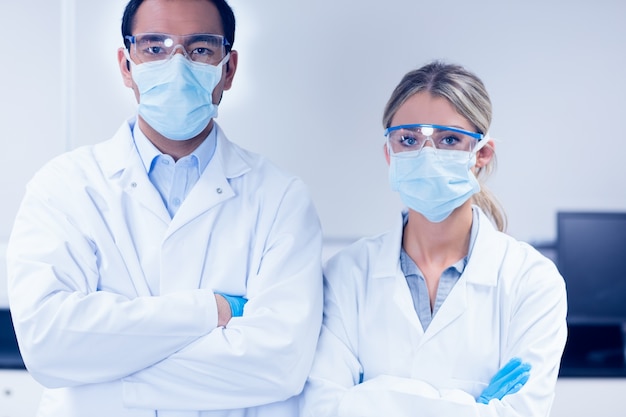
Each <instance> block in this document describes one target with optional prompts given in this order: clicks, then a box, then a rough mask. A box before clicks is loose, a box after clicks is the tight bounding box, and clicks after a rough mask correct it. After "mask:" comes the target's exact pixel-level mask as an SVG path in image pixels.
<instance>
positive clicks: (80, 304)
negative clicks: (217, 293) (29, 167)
mask: <svg viewBox="0 0 626 417" xmlns="http://www.w3.org/2000/svg"><path fill="white" fill-rule="evenodd" d="M59 171H63V172H64V170H63V169H60V170H59ZM55 175H56V171H55V165H52V166H49V167H48V168H47V169H44V170H42V171H41V172H40V174H39V175H38V176H37V177H36V178H35V179H34V181H31V183H30V184H29V186H28V187H27V191H26V194H25V197H24V199H23V201H22V204H21V207H20V209H19V212H18V214H17V217H16V220H15V223H14V227H13V231H12V235H11V239H10V241H9V245H8V251H7V265H8V277H9V286H8V287H9V288H8V289H9V302H10V307H11V313H12V317H13V321H14V325H15V330H16V334H17V336H18V341H19V346H20V350H21V353H22V356H23V359H24V362H25V364H26V367H27V368H28V370H29V371H30V373H31V375H32V376H33V377H34V378H35V379H36V380H37V381H38V382H40V383H41V384H43V385H44V386H47V387H51V388H55V387H63V386H74V385H81V384H90V383H97V382H104V381H111V380H117V379H120V378H122V377H125V376H127V375H130V374H132V373H134V372H136V371H138V370H140V369H143V368H145V367H147V366H150V365H152V364H154V363H156V362H158V361H161V360H162V359H164V358H166V357H167V356H169V355H171V354H172V353H174V352H176V351H177V350H179V349H180V348H182V347H183V346H186V345H188V344H189V343H190V342H191V341H193V340H195V339H196V338H198V337H199V336H202V335H205V334H207V333H209V332H210V331H211V330H212V329H214V328H215V327H216V325H217V310H216V305H215V298H214V295H213V293H212V292H211V291H209V290H200V289H195V290H187V291H179V292H176V293H172V294H168V295H166V296H162V297H151V296H140V297H137V293H136V292H135V291H134V289H133V288H132V285H131V284H128V285H130V289H129V291H128V293H127V294H122V293H117V294H116V293H113V292H110V291H100V290H99V289H98V285H99V278H100V276H99V271H98V267H97V256H96V251H97V250H98V248H96V247H95V245H94V244H93V242H92V241H91V240H90V239H89V238H88V237H87V236H86V235H85V233H84V230H83V228H81V227H80V226H78V225H77V224H76V222H75V221H74V218H73V216H72V215H71V214H69V213H72V212H74V213H75V212H76V211H75V210H80V209H77V208H76V207H75V206H74V205H75V204H80V199H81V198H82V196H72V195H64V194H63V192H62V191H61V192H60V193H59V192H58V190H56V191H55V192H54V193H51V192H49V191H50V190H51V189H54V185H52V182H48V181H47V180H46V179H47V178H52V177H54V176H55ZM55 183H57V184H58V183H59V181H56V182H55ZM61 183H62V184H64V183H63V182H61ZM61 187H64V185H62V186H61ZM57 188H59V187H57ZM67 194H71V193H67ZM59 196H61V197H59ZM83 202H84V201H83ZM83 207H84V206H83ZM73 210H74V211H73ZM119 264H123V263H122V262H119ZM120 268H121V269H123V268H124V266H123V265H122V266H121V267H120ZM119 270H120V269H118V271H119ZM125 273H127V272H126V271H125ZM126 281H127V282H130V281H131V280H126ZM189 317H198V318H199V319H198V320H189Z"/></svg>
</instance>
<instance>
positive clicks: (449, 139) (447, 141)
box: [441, 136, 459, 145]
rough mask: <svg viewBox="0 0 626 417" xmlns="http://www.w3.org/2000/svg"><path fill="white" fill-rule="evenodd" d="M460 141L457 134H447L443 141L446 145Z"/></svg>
mask: <svg viewBox="0 0 626 417" xmlns="http://www.w3.org/2000/svg"><path fill="white" fill-rule="evenodd" d="M458 141H459V140H458V139H457V138H456V137H455V136H446V137H444V138H443V140H442V141H441V142H443V143H444V144H445V145H454V144H455V143H457V142H458Z"/></svg>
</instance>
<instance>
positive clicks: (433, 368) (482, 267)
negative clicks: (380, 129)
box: [301, 207, 567, 417]
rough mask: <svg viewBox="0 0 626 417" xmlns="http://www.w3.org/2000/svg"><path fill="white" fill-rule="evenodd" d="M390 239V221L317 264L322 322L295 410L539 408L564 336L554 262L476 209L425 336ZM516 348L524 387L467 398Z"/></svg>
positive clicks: (532, 412)
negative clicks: (465, 246)
mask: <svg viewBox="0 0 626 417" xmlns="http://www.w3.org/2000/svg"><path fill="white" fill-rule="evenodd" d="M475 209H478V208H477V207H475ZM401 242H402V221H401V219H400V221H399V223H398V225H397V228H396V229H395V230H393V231H392V232H390V233H387V234H383V235H381V236H377V237H374V238H370V239H364V240H360V241H358V242H356V243H354V244H352V245H351V246H349V247H347V248H346V249H344V250H343V251H341V252H340V253H338V254H337V255H335V256H334V257H333V258H331V259H330V260H329V261H328V263H327V265H326V266H325V269H324V274H325V291H324V294H325V307H324V323H323V326H322V332H321V335H320V340H319V344H318V348H317V353H316V358H315V360H314V365H313V369H312V371H311V375H310V377H309V379H308V381H307V385H306V386H305V390H304V393H303V398H302V409H303V412H302V414H301V415H302V416H303V417H310V416H314V417H328V416H333V417H336V416H341V417H347V416H351V417H352V416H355V417H356V416H358V417H368V416H377V417H380V416H393V417H409V416H411V417H421V416H426V417H467V416H520V417H521V416H524V417H529V416H532V417H541V416H548V415H549V411H550V408H551V404H552V401H553V397H554V388H555V383H556V379H557V375H558V369H559V363H560V358H561V354H562V352H563V348H564V345H565V340H566V333H567V327H566V321H565V316H566V309H567V307H566V296H565V285H564V281H563V279H562V277H561V276H560V274H559V273H558V271H557V269H556V267H555V266H554V264H553V263H552V262H551V261H550V260H548V259H547V258H545V257H544V256H542V255H541V254H539V253H538V252H537V251H536V250H534V249H533V248H532V247H531V246H530V245H527V244H524V243H521V242H518V241H516V240H514V239H513V238H511V237H510V236H507V235H505V234H503V233H500V232H498V231H496V230H495V229H494V227H493V226H492V224H491V223H490V222H489V220H488V218H487V217H486V215H485V214H484V213H483V212H482V211H480V212H479V230H478V234H477V237H476V241H475V246H474V249H473V252H472V254H471V257H470V259H469V262H468V263H467V266H466V268H465V271H464V273H463V275H462V276H461V278H460V280H459V281H458V282H457V284H456V285H455V286H454V288H453V289H452V291H451V293H450V294H449V296H448V297H447V299H446V300H445V301H444V303H443V305H442V306H441V308H440V309H439V311H438V312H437V314H436V315H435V316H434V318H433V321H432V322H431V324H430V326H429V327H428V328H427V330H426V331H425V332H424V331H423V328H422V326H421V323H420V321H419V319H418V316H417V314H416V312H415V309H414V307H413V303H412V299H411V294H410V291H409V287H408V285H407V282H406V279H405V277H404V275H403V273H402V270H401V267H400V262H399V259H400V249H401V247H400V245H401ZM515 356H517V357H520V358H522V359H523V360H524V361H527V362H530V363H531V365H532V371H531V377H530V380H529V381H528V382H527V384H526V385H525V386H524V387H523V388H522V390H521V391H519V392H518V393H517V394H512V395H509V396H506V397H505V398H504V399H503V400H502V401H499V400H494V401H491V402H490V404H489V405H483V404H477V403H476V402H475V400H474V398H475V397H478V395H480V393H481V392H482V390H483V389H484V388H485V387H486V386H487V385H488V383H489V381H490V379H491V378H492V377H493V376H494V374H495V373H496V372H497V371H498V370H499V369H500V368H501V367H502V366H503V365H504V364H505V363H506V362H508V360H509V359H510V358H512V357H515ZM360 374H362V380H363V383H361V384H359V380H360Z"/></svg>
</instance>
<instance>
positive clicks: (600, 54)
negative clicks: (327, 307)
mask: <svg viewBox="0 0 626 417" xmlns="http://www.w3.org/2000/svg"><path fill="white" fill-rule="evenodd" d="M125 3H126V0H108V1H106V2H85V1H78V0H32V1H29V2H8V1H4V2H2V3H1V4H0V33H1V34H2V38H4V39H10V40H11V42H9V43H7V45H5V48H4V52H3V54H2V56H1V58H0V59H1V60H2V66H1V68H2V77H0V83H1V84H0V91H2V99H1V100H2V101H1V103H2V112H0V125H1V126H2V127H3V128H4V133H3V136H2V141H3V144H4V145H5V146H4V147H3V148H4V150H5V151H4V152H3V153H1V154H0V170H1V171H0V181H1V185H0V186H1V187H2V191H3V202H4V204H2V205H0V240H3V239H6V238H7V237H8V235H9V232H10V228H11V223H12V219H13V217H14V215H15V212H16V210H17V207H18V204H19V200H20V199H21V196H22V194H23V187H24V184H25V182H26V181H27V179H28V178H30V176H31V175H32V174H33V172H34V171H35V169H37V168H38V167H39V166H40V165H41V164H42V163H44V161H46V160H48V159H49V158H50V157H52V156H53V155H55V154H57V153H60V152H62V151H63V150H66V149H71V148H74V147H76V146H79V145H82V144H88V143H95V142H97V141H100V140H103V139H106V138H108V137H109V136H111V135H112V134H113V133H114V131H115V130H116V129H117V127H118V126H119V124H120V123H121V121H122V120H123V119H124V118H126V117H127V116H130V115H132V113H133V111H134V98H133V96H132V94H130V91H128V90H127V89H125V88H124V87H123V84H122V82H121V79H120V76H119V73H118V69H117V63H116V49H117V47H118V46H120V45H121V36H120V34H119V24H120V19H121V14H122V10H123V6H124V4H125ZM231 4H232V6H233V8H234V9H235V12H236V15H237V17H238V23H239V27H238V33H237V40H236V42H235V47H236V49H238V50H239V52H240V64H239V71H238V74H237V77H236V79H235V84H234V87H233V89H232V90H231V91H229V92H227V93H226V94H225V97H224V102H223V105H222V106H221V108H220V117H219V118H218V121H219V122H220V123H221V124H222V125H223V127H224V128H225V130H226V132H227V134H228V135H229V136H230V138H231V139H232V140H234V141H235V142H238V143H239V144H241V145H243V146H245V147H248V148H250V149H252V150H256V151H259V152H261V153H264V154H266V155H267V156H269V157H270V158H271V159H272V160H274V161H275V162H276V163H278V164H279V165H281V166H283V167H284V168H286V169H288V170H290V171H292V172H294V173H296V174H298V175H299V176H301V177H302V178H303V179H304V180H305V181H306V182H307V183H308V184H309V186H310V188H311V192H312V194H313V197H314V198H315V201H316V204H317V207H318V209H319V213H320V216H321V218H322V223H323V226H324V230H325V234H326V236H327V237H328V238H329V239H340V240H341V239H352V238H354V237H357V236H362V235H369V234H373V233H378V232H380V231H383V230H385V229H387V228H388V227H389V225H390V223H391V221H392V219H394V218H395V216H396V213H397V210H398V208H399V207H400V203H399V199H398V197H397V196H396V195H395V194H393V193H392V192H391V191H389V189H388V185H387V176H386V175H387V173H386V165H385V162H384V159H383V157H382V150H381V149H382V144H383V137H382V127H381V123H380V119H381V113H382V108H383V106H384V104H385V102H386V100H387V98H388V96H389V94H390V92H391V90H392V88H393V87H394V86H395V84H396V83H397V82H398V81H399V79H400V77H401V76H402V75H403V74H404V73H405V72H407V71H408V70H410V69H413V68H415V67H418V66H420V65H422V64H424V63H426V62H427V61H429V60H431V59H434V58H443V59H447V60H450V61H452V62H457V63H461V64H464V65H466V66H467V67H469V68H470V69H471V70H473V71H475V72H476V73H477V74H478V75H479V76H481V77H482V79H483V80H484V81H485V83H486V85H487V87H488V89H489V91H490V92H491V96H492V100H493V103H494V110H495V113H494V123H493V128H492V135H493V136H494V137H495V138H497V139H498V140H499V142H498V143H497V147H498V153H499V154H498V158H499V168H498V171H497V172H496V173H495V175H494V176H493V177H492V178H491V179H490V182H489V185H490V187H491V188H492V190H493V191H494V192H495V193H496V194H497V195H498V196H499V198H500V200H501V201H502V203H503V204H504V206H505V208H506V210H507V212H508V214H509V220H510V226H509V232H510V233H511V234H512V235H514V236H516V237H518V238H521V239H524V240H531V241H537V240H551V239H553V238H554V235H555V213H556V211H557V210H560V209H593V210H596V209H597V210H626V187H625V186H624V183H623V179H624V178H626V163H624V159H625V157H626V138H625V136H626V133H624V128H623V127H622V124H623V122H624V118H625V116H626V73H625V71H626V70H625V69H624V68H626V48H625V47H624V45H626V25H624V24H623V20H624V16H626V2H623V1H621V0H600V1H595V2H589V1H582V0H552V1H544V0H529V1H524V2H502V1H499V0H476V1H473V2H468V1H465V0H443V1H437V2H418V1H415V0H386V1H384V2H383V1H369V2H368V1H356V0H354V1H345V0H344V1H335V0H318V1H314V2H285V1H280V0H265V1H244V0H231ZM34 10H36V11H37V12H36V13H35V12H34ZM17 39H19V40H20V42H19V43H18V42H17Z"/></svg>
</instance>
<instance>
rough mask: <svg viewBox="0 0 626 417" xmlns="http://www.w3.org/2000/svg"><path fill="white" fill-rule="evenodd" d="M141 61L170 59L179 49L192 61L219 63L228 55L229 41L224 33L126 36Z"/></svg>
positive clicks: (140, 34) (139, 34)
mask: <svg viewBox="0 0 626 417" xmlns="http://www.w3.org/2000/svg"><path fill="white" fill-rule="evenodd" d="M126 39H127V40H128V41H129V42H130V44H131V45H132V48H133V52H134V54H135V56H136V58H137V60H138V61H139V62H140V63H144V62H154V61H162V60H165V59H169V58H170V57H172V56H173V55H174V53H175V52H176V50H177V49H181V51H182V52H183V53H184V54H185V56H186V57H187V58H189V59H190V60H192V61H195V62H200V63H203V64H210V65H217V64H219V63H220V62H221V61H222V59H224V57H225V56H226V46H227V45H229V43H228V41H227V40H226V39H225V38H224V37H223V36H222V35H215V34H212V33H196V34H191V35H183V36H177V35H170V34H167V33H138V34H136V35H134V36H126Z"/></svg>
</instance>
